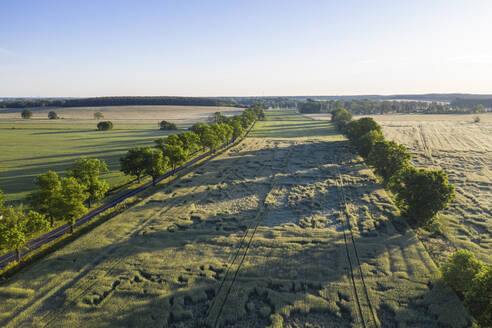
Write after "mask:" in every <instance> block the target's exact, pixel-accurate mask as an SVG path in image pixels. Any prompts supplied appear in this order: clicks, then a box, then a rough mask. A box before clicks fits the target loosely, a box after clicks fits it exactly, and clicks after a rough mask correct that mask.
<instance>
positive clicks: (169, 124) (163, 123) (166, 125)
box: [159, 121, 178, 130]
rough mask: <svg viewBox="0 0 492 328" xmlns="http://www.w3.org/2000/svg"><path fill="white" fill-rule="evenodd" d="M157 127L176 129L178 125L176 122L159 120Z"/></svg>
mask: <svg viewBox="0 0 492 328" xmlns="http://www.w3.org/2000/svg"><path fill="white" fill-rule="evenodd" d="M159 129H161V130H177V129H178V126H177V125H176V123H172V122H168V121H161V122H160V123H159Z"/></svg>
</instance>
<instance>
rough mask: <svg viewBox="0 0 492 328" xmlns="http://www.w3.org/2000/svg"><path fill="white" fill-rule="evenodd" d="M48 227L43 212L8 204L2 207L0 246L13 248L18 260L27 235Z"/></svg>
mask: <svg viewBox="0 0 492 328" xmlns="http://www.w3.org/2000/svg"><path fill="white" fill-rule="evenodd" d="M48 228H49V221H48V220H47V219H46V217H45V216H44V215H43V214H40V213H37V212H35V211H29V212H26V211H25V210H24V206H23V205H22V204H21V205H19V206H18V207H13V206H9V207H7V208H5V209H4V213H3V218H2V220H0V246H1V247H3V248H6V249H8V250H15V251H16V253H17V259H18V260H20V258H21V250H22V248H23V246H24V244H25V243H26V240H27V235H28V234H31V233H36V232H38V231H43V230H47V229H48Z"/></svg>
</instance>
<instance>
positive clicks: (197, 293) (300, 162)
mask: <svg viewBox="0 0 492 328" xmlns="http://www.w3.org/2000/svg"><path fill="white" fill-rule="evenodd" d="M323 145H325V146H326V145H327V143H322V142H316V143H312V144H303V145H291V146H289V147H285V149H282V150H281V152H286V153H288V152H294V154H295V153H297V154H299V155H303V154H309V153H312V152H313V151H314V150H316V149H318V150H319V151H327V154H328V155H327V156H322V158H323V161H321V162H319V163H317V164H321V166H324V165H326V166H328V167H327V168H325V169H323V170H321V171H315V170H314V169H318V168H319V167H318V166H316V167H313V166H314V163H309V162H308V160H309V159H308V158H299V159H295V158H293V159H292V163H290V164H289V165H287V166H286V167H284V168H283V169H281V171H280V172H276V171H270V170H269V169H268V166H269V165H274V166H277V165H278V163H268V162H267V161H265V160H264V158H263V157H262V155H265V154H268V153H269V152H272V151H273V150H259V151H245V152H239V153H237V156H238V157H236V158H219V159H215V160H212V161H210V162H208V164H206V165H204V166H201V167H199V168H197V169H196V170H195V173H194V174H199V175H202V176H203V175H205V177H202V179H201V180H205V181H204V182H208V184H209V185H210V184H211V183H214V181H216V183H218V182H220V181H222V180H223V178H224V175H227V174H229V173H230V174H232V175H233V174H235V173H238V174H239V177H235V179H239V180H240V183H233V182H234V181H229V182H228V183H227V186H223V188H222V189H221V190H220V192H217V190H211V189H210V190H205V191H202V192H199V193H194V194H193V195H190V194H188V195H183V196H179V195H174V196H172V197H171V199H170V200H168V202H171V203H170V204H167V203H166V202H165V201H160V200H156V199H149V200H147V202H146V203H145V204H142V205H139V206H137V207H136V208H135V211H136V213H135V214H136V215H137V217H138V215H139V213H138V212H139V211H141V212H142V214H143V215H146V213H148V212H149V211H150V212H152V213H158V211H159V210H162V209H163V207H166V206H167V205H173V206H178V205H181V204H183V203H184V202H185V201H190V196H194V199H193V203H194V206H198V207H200V206H201V205H206V204H210V203H216V202H218V201H222V200H227V201H233V200H234V199H237V198H239V197H246V196H248V195H249V196H251V195H253V194H254V193H256V192H257V191H261V190H265V183H264V182H259V181H249V180H250V179H251V180H252V179H254V178H261V177H263V178H267V177H269V176H271V174H272V173H283V175H281V176H280V175H276V177H275V179H277V180H278V184H279V185H284V186H288V185H296V186H299V185H301V186H302V185H303V179H305V180H306V181H305V182H306V184H304V185H307V184H314V183H316V182H320V181H324V180H326V179H332V178H333V177H334V174H335V171H334V168H333V167H332V168H330V165H331V166H333V165H335V164H337V163H339V161H337V160H336V159H334V158H332V157H331V155H329V154H331V152H332V151H333V150H334V149H333V148H331V147H335V148H338V147H339V146H342V147H344V146H346V143H345V142H337V143H330V146H327V147H323ZM275 152H276V154H274V155H277V156H280V155H279V153H278V152H280V151H279V150H278V149H277V150H275ZM279 158H281V157H279ZM258 159H260V160H261V165H263V166H266V168H265V169H264V172H261V170H259V169H258V168H257V169H254V167H253V166H252V168H251V169H247V170H244V167H237V165H239V164H240V163H241V162H242V163H243V166H244V165H248V163H250V164H251V163H252V162H254V163H253V164H255V165H256V162H257V161H258ZM353 159H354V156H347V157H345V158H343V163H347V164H348V163H351V162H352V160H353ZM220 168H226V170H227V172H221V171H218V169H220ZM303 169H307V172H304V173H299V172H300V171H302V170H303ZM308 169H311V170H308ZM361 169H363V168H358V167H353V168H351V169H350V170H347V171H343V170H342V174H356V173H354V172H357V170H361ZM236 171H238V172H236ZM219 174H220V176H218V175H219ZM324 174H325V175H324ZM308 182H309V183H308ZM201 185H202V184H200V183H199V182H198V181H197V179H193V178H191V179H187V178H185V179H182V180H180V181H175V182H173V183H172V184H170V185H165V186H163V187H162V188H161V190H162V192H164V193H174V192H179V190H183V189H182V188H194V187H197V186H201ZM378 188H380V187H379V186H377V185H374V183H373V182H371V181H369V180H367V181H365V182H364V181H354V182H350V181H347V183H346V189H347V193H348V197H349V198H350V197H352V198H358V197H359V196H358V193H359V192H360V193H368V191H369V192H370V191H372V190H376V189H378ZM328 190H329V191H332V192H333V194H329V195H322V193H321V192H320V191H317V192H315V193H314V194H311V195H310V196H309V197H307V198H305V199H302V200H299V202H297V203H296V205H295V206H294V207H292V208H288V207H287V208H286V207H285V206H278V207H276V206H275V205H272V206H271V207H269V208H268V211H267V214H266V216H265V218H264V220H263V221H262V223H260V226H259V228H258V232H257V234H256V235H255V238H254V239H252V240H253V242H252V244H251V246H250V247H249V249H248V253H247V255H246V257H245V258H246V259H247V260H246V262H245V263H244V264H243V265H242V266H241V269H240V270H239V271H238V273H237V275H236V274H235V268H237V266H238V265H239V263H241V262H240V258H241V257H239V259H238V260H236V261H235V262H234V263H235V265H234V266H233V268H232V269H231V271H230V273H229V274H227V268H228V265H230V264H231V263H232V259H233V258H234V257H228V256H227V252H226V251H227V250H229V253H230V254H235V250H236V249H238V248H239V246H240V245H243V246H242V247H243V249H244V250H246V248H245V245H246V243H243V244H241V243H240V240H241V237H242V236H243V235H244V234H245V233H246V231H248V228H249V229H250V231H251V229H252V228H253V227H254V225H252V223H254V222H255V218H256V215H257V213H258V209H249V210H242V211H241V212H240V213H235V214H227V213H213V212H211V214H209V215H208V216H205V217H196V216H195V217H194V216H190V217H178V218H172V217H170V218H169V219H168V220H163V219H160V216H161V214H155V215H153V216H151V217H150V218H148V220H149V221H147V222H146V223H145V224H143V225H141V226H138V227H137V228H136V229H135V230H133V231H132V232H131V233H130V234H129V235H126V236H125V235H124V234H122V236H121V237H120V241H117V242H114V243H111V244H109V245H105V246H102V247H97V246H96V247H92V248H91V247H90V246H86V247H85V249H74V250H73V251H72V252H65V253H64V254H61V251H59V252H57V253H55V254H53V255H52V256H49V257H48V258H46V259H45V260H43V261H41V262H39V263H37V264H35V265H33V266H32V267H30V268H27V269H25V270H24V271H23V272H21V273H20V274H18V275H17V276H15V277H13V278H12V279H11V280H12V281H13V282H16V283H19V284H21V285H22V286H26V287H27V286H29V285H30V282H31V281H36V279H41V280H44V281H46V283H48V284H49V281H50V280H51V278H50V277H57V276H64V275H67V274H69V275H71V276H72V278H70V279H68V280H65V281H64V282H62V284H64V285H59V284H57V286H56V288H57V289H58V290H57V291H56V292H54V293H53V294H52V295H50V296H47V297H46V298H45V299H43V300H41V301H40V302H41V305H39V306H40V308H45V309H52V310H53V312H51V313H52V315H50V316H49V317H48V318H47V319H46V318H45V319H42V320H52V323H56V324H63V322H64V321H63V320H64V319H66V318H67V317H66V316H67V315H69V316H70V318H74V317H76V316H78V318H80V319H79V320H80V322H84V323H85V324H86V325H90V326H104V327H108V326H114V327H121V326H135V327H148V326H159V327H161V326H164V327H204V326H205V325H208V326H214V323H215V322H216V321H217V323H218V324H219V326H228V325H229V326H230V325H234V326H236V327H251V326H257V327H265V326H267V325H269V324H271V323H272V320H275V318H274V317H272V316H271V314H273V313H276V314H277V315H279V316H280V317H281V318H282V320H283V321H284V326H289V325H290V326H295V325H301V326H305V325H307V324H311V325H316V324H319V323H320V322H321V323H322V325H323V326H327V327H330V325H331V326H333V327H335V326H336V327H350V326H351V325H353V324H354V323H355V321H356V320H357V312H356V310H355V308H354V304H355V302H356V300H355V298H354V296H353V295H352V294H351V293H350V292H349V291H350V288H351V287H350V284H349V280H348V279H347V278H346V277H347V275H348V270H349V266H348V262H347V261H346V257H345V251H346V250H345V244H344V243H343V234H342V233H341V232H340V231H336V229H332V227H333V226H336V222H337V220H339V219H340V218H339V217H337V216H335V217H331V218H328V219H329V220H328V222H326V223H327V224H326V226H325V227H324V228H312V227H305V226H302V225H301V224H300V221H301V219H302V218H304V217H308V216H312V215H314V214H315V213H316V212H318V211H319V210H320V209H324V210H326V208H323V206H325V207H326V206H328V207H330V208H332V209H333V210H334V211H339V210H340V208H339V207H338V195H337V194H336V193H335V190H336V188H335V189H332V188H331V187H330V188H328ZM332 197H333V198H334V200H331V198H332ZM386 202H388V200H386ZM317 203H318V204H320V205H315V204H317ZM323 204H324V205H323ZM296 209H300V210H301V212H302V213H301V214H299V213H298V212H296ZM374 211H379V214H380V215H378V216H377V218H375V224H373V226H372V228H371V229H369V231H366V232H367V233H366V234H362V233H361V234H360V235H356V236H355V243H356V244H357V245H358V247H359V249H360V254H359V255H360V259H361V263H362V264H363V265H364V267H363V270H364V271H365V273H366V274H367V276H368V277H369V278H370V279H369V280H368V285H369V289H370V292H371V294H372V295H373V297H372V301H373V306H374V307H375V310H376V311H377V312H378V317H379V318H380V320H384V323H383V324H382V325H381V326H383V327H392V326H393V323H394V322H396V323H397V324H399V320H407V321H408V322H407V324H413V325H416V326H419V324H420V323H425V324H426V326H427V327H445V325H444V324H442V320H444V319H442V318H440V317H437V318H436V313H441V312H442V311H443V310H442V309H441V308H440V305H439V301H441V300H442V299H443V297H449V294H446V293H444V292H439V291H438V290H437V291H434V292H433V294H432V297H421V294H424V293H426V292H427V291H428V290H429V287H428V286H427V285H426V283H427V282H428V281H429V279H430V278H429V276H430V274H431V272H422V273H421V274H420V273H418V272H416V270H415V268H413V267H410V266H409V267H408V268H407V269H405V268H404V267H403V266H402V268H401V269H399V268H397V267H395V268H388V267H387V264H386V260H379V259H380V258H386V256H387V254H388V250H392V249H394V248H397V249H401V250H402V251H405V250H406V249H410V248H412V247H415V245H416V244H418V241H417V240H416V239H415V236H414V234H413V233H412V232H411V230H410V229H409V227H408V225H407V224H406V223H405V221H403V220H402V219H401V218H400V217H398V216H395V215H394V213H393V212H391V210H390V208H375V209H374ZM270 213H271V214H272V215H273V216H274V217H276V216H280V217H282V219H281V220H279V221H272V220H270V219H269V216H268V215H269V214H270ZM382 216H386V217H390V218H391V220H389V221H388V220H384V219H383V218H382ZM105 233H106V232H105V231H102V230H101V229H100V230H99V231H94V232H93V233H92V234H101V238H102V239H104V235H105ZM109 233H111V232H109ZM92 237H93V238H94V236H92ZM82 238H84V237H82ZM88 241H89V240H88ZM80 242H83V239H82V240H81V241H80ZM197 245H198V246H197ZM202 251H203V252H205V253H201V252H202ZM149 254H152V255H149ZM204 254H215V258H212V259H211V258H209V257H208V256H204ZM239 254H241V253H239ZM149 256H150V258H149ZM187 257H191V258H194V259H196V260H195V261H187V263H182V264H181V263H180V262H179V261H178V262H174V263H173V264H172V265H171V266H169V264H168V261H169V260H168V259H171V258H173V259H179V258H182V259H185V258H187ZM146 261H148V265H146ZM390 261H391V259H390ZM391 265H392V264H391V263H390V266H391ZM395 265H396V264H393V266H395ZM358 269H359V267H358V265H357V263H354V268H353V270H358ZM70 272H72V273H70ZM96 273H98V275H94V274H96ZM101 273H103V275H102V276H100V275H101ZM90 276H94V277H97V276H100V277H101V281H99V280H98V279H95V280H94V279H88V277H90ZM103 278H104V279H103ZM224 279H225V280H224ZM414 280H415V281H414ZM223 281H225V282H224V283H223ZM233 281H234V283H232V282H233ZM106 282H107V284H106ZM8 284H9V282H7V283H4V284H3V285H4V286H6V285H8ZM221 285H222V286H224V287H222V288H221ZM403 285H405V286H406V287H405V288H407V294H406V293H405V292H402V291H400V290H399V289H398V288H401V286H403ZM53 287H55V286H53ZM159 291H162V292H159ZM415 291H417V292H416V293H417V295H414V294H415ZM0 292H1V289H0ZM74 295H75V296H74ZM226 297H227V298H226ZM130 300H134V301H135V300H139V301H138V302H136V301H135V302H134V304H133V302H132V301H130ZM436 300H438V301H436ZM33 301H39V300H37V299H34V300H33ZM312 302H314V303H313V304H314V305H313V304H311V303H312ZM112 303H114V304H115V306H116V308H118V307H121V310H119V311H118V314H117V315H116V313H114V312H110V313H109V315H108V313H107V312H106V311H112V310H111V309H112V307H111V305H110V304H112ZM436 303H437V304H436ZM221 304H225V306H224V307H222V310H220V309H221V306H220V305H221ZM296 304H297V305H296ZM299 304H306V306H308V310H307V311H308V312H305V311H304V312H303V311H302V309H303V307H302V306H299ZM395 304H399V308H395ZM29 305H32V303H28V304H27V306H29ZM106 305H107V306H106ZM430 305H432V309H431V310H429V308H430ZM36 306H38V305H36ZM21 310H23V308H19V309H17V311H21ZM452 310H455V311H460V309H454V308H453V309H452ZM391 311H393V312H391ZM399 312H401V313H402V314H404V315H397V314H398V313H399ZM98 313H99V314H100V315H98ZM219 314H220V317H219V319H218V320H217V319H216V316H218V315H219ZM3 318H4V319H3V321H0V324H2V325H6V324H8V323H9V321H10V320H11V317H10V316H4V317H3ZM419 318H420V319H419ZM429 318H431V319H432V320H431V319H429ZM277 319H278V318H277ZM30 320H35V319H34V318H32V319H26V321H24V324H26V325H29V324H30V323H33V322H31V321H30Z"/></svg>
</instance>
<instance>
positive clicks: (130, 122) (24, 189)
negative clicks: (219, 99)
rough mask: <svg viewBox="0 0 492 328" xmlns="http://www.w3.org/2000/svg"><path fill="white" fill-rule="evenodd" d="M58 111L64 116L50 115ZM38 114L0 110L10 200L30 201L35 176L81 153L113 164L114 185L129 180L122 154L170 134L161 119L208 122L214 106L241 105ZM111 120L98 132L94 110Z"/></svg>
mask: <svg viewBox="0 0 492 328" xmlns="http://www.w3.org/2000/svg"><path fill="white" fill-rule="evenodd" d="M50 110H55V111H56V112H57V114H58V115H59V116H60V117H62V118H63V119H59V120H49V119H48V118H47V116H48V112H49V111H50ZM32 111H33V118H32V119H29V120H23V119H21V118H20V114H19V113H20V110H19V109H0V140H1V141H2V142H1V143H0V153H1V154H2V156H1V158H0V189H2V190H3V191H4V193H5V194H6V196H7V200H10V201H25V199H26V196H27V195H28V193H29V192H30V191H32V190H33V188H35V186H34V184H33V179H34V177H36V176H37V175H39V174H40V173H44V172H46V171H47V170H54V171H56V172H58V173H62V172H64V171H65V170H66V169H67V168H68V167H69V166H70V165H72V164H73V162H74V161H75V160H76V159H78V158H80V157H87V158H99V159H101V160H105V161H106V162H107V164H108V168H109V172H108V173H106V174H104V175H103V176H102V178H104V179H107V180H108V182H109V183H110V185H111V186H115V185H120V184H122V183H125V182H127V181H128V180H129V178H128V177H125V176H124V175H123V174H122V173H121V172H119V169H120V163H119V158H120V157H121V156H122V155H123V154H124V153H125V152H126V151H127V150H128V149H129V148H131V147H135V146H143V145H152V144H153V140H154V139H156V138H158V137H162V136H165V135H167V134H169V133H170V132H169V131H160V130H158V127H157V123H158V122H159V121H161V120H169V121H172V122H175V123H177V124H178V126H179V128H187V127H189V126H190V125H191V124H192V123H194V122H198V121H205V120H206V119H207V118H208V116H209V115H210V114H212V113H213V112H215V111H223V112H225V114H226V115H227V114H237V113H239V112H238V109H237V108H228V107H186V106H119V107H81V108H59V109H51V108H38V109H33V110H32ZM99 111H100V112H102V113H103V114H104V119H105V120H111V121H112V122H113V123H114V124H115V128H114V129H113V130H111V131H104V132H100V131H96V124H97V121H96V120H94V119H93V115H94V113H95V112H99Z"/></svg>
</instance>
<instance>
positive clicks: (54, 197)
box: [0, 105, 265, 260]
mask: <svg viewBox="0 0 492 328" xmlns="http://www.w3.org/2000/svg"><path fill="white" fill-rule="evenodd" d="M264 117H265V114H264V112H263V108H262V107H261V106H259V105H253V106H250V107H249V108H248V109H246V110H245V111H243V113H241V114H240V115H236V116H232V117H226V116H224V115H222V113H220V112H216V113H215V114H214V115H213V119H212V121H213V122H211V123H210V124H205V123H196V124H194V125H193V126H192V127H191V129H190V131H186V132H183V133H179V134H171V135H169V136H167V137H163V138H159V139H157V140H155V141H154V147H153V148H152V147H150V146H148V147H134V148H131V149H129V150H128V152H127V153H126V154H125V156H123V157H122V158H121V159H120V162H121V171H122V172H123V173H124V174H126V175H130V176H134V177H136V179H137V180H138V182H141V178H142V177H143V176H145V175H148V176H150V177H151V178H152V181H153V184H154V185H155V182H156V180H157V179H158V178H159V177H161V176H162V175H164V174H165V172H166V170H168V169H171V170H173V171H175V170H176V168H177V167H178V166H180V165H182V164H184V163H186V162H187V161H188V160H189V159H190V158H191V157H192V156H193V154H195V153H196V152H198V151H200V150H205V149H207V148H208V149H210V150H211V151H215V150H216V149H217V148H218V147H219V146H220V145H221V144H223V143H225V142H227V141H229V140H231V139H232V138H237V137H239V136H241V134H242V133H243V131H244V130H245V129H246V128H248V127H249V126H250V125H251V124H252V123H253V122H254V121H255V120H262V119H264ZM168 123H169V122H168ZM107 171H108V168H107V165H106V163H105V162H104V161H101V160H99V159H86V158H81V159H79V160H77V161H75V163H74V164H73V165H72V166H71V167H70V168H69V169H68V171H67V176H66V177H60V176H58V174H57V173H56V172H54V171H51V170H49V171H47V172H46V173H42V174H40V175H39V176H37V177H36V178H35V179H34V184H35V185H36V186H37V187H38V189H37V190H35V191H33V192H32V193H31V194H30V195H29V197H28V199H29V203H30V207H29V208H27V207H25V206H24V205H23V204H21V205H19V206H17V207H14V206H5V202H4V196H3V193H2V191H1V190H0V249H6V250H15V251H16V253H17V259H18V260H20V257H21V251H22V248H23V247H24V244H25V243H26V241H27V240H29V239H31V238H32V237H34V236H35V235H37V234H39V233H40V232H43V231H47V230H49V229H50V228H53V227H54V226H55V222H56V221H60V220H61V221H64V222H66V223H69V224H70V226H71V232H73V229H74V225H75V221H76V220H77V219H78V218H79V217H81V216H82V215H84V214H85V213H87V212H88V210H89V208H90V207H91V206H92V205H93V204H94V202H96V201H99V200H101V199H103V198H104V197H105V195H106V193H107V191H108V190H109V185H108V183H107V182H106V181H104V180H101V179H100V175H101V174H102V173H104V172H107Z"/></svg>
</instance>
